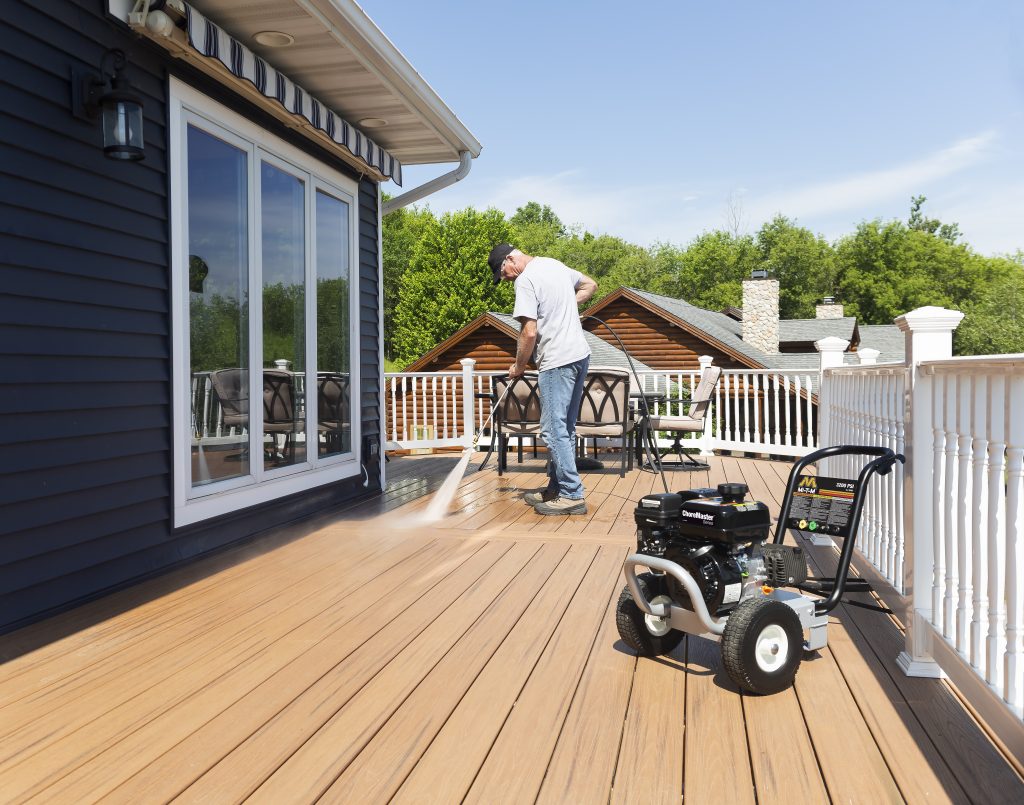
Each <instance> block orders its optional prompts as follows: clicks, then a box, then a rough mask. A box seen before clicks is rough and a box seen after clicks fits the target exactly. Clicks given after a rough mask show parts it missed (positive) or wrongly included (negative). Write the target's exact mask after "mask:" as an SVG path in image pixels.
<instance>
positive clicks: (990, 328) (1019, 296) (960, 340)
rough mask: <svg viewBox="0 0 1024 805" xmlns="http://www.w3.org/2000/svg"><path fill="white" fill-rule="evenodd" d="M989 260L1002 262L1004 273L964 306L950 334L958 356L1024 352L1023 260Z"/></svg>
mask: <svg viewBox="0 0 1024 805" xmlns="http://www.w3.org/2000/svg"><path fill="white" fill-rule="evenodd" d="M991 259H992V261H993V262H996V261H998V262H1001V263H1003V265H1002V268H1003V269H1004V271H1005V273H1002V274H1001V275H999V276H998V277H997V278H996V279H995V280H994V281H993V282H991V283H990V284H988V285H987V286H985V288H984V289H982V291H981V293H980V294H979V295H978V296H977V298H976V299H974V300H972V301H970V302H968V303H967V304H966V305H964V307H963V311H964V320H963V321H962V322H961V323H960V326H959V327H958V328H957V329H956V331H955V332H954V333H953V347H954V351H955V352H956V354H957V355H993V354H998V353H1007V352H1024V260H1022V259H1019V258H1018V259H1016V260H1014V259H1009V258H991ZM995 273H999V272H998V269H996V271H995Z"/></svg>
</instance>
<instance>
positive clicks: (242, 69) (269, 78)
mask: <svg viewBox="0 0 1024 805" xmlns="http://www.w3.org/2000/svg"><path fill="white" fill-rule="evenodd" d="M183 5H184V7H185V29H186V31H187V33H188V42H189V45H190V46H191V47H192V48H194V49H195V50H196V51H197V52H199V53H200V54H202V55H203V56H206V57H207V58H210V59H217V60H218V61H219V62H220V63H221V64H223V65H224V66H225V67H226V68H227V69H228V70H230V71H231V73H232V74H233V75H234V76H236V77H237V78H241V79H245V80H246V81H249V82H250V83H251V84H252V85H253V86H254V87H256V89H257V90H259V92H260V93H262V94H263V95H264V96H266V97H267V98H271V99H275V100H276V101H277V102H278V103H280V104H281V106H283V107H284V108H285V109H286V110H287V111H289V112H291V113H292V114H296V115H301V116H302V117H304V118H305V119H306V120H307V121H309V123H310V124H311V125H312V126H313V127H314V128H315V129H318V130H319V131H321V132H323V133H324V134H326V135H327V136H328V137H329V138H330V139H331V140H332V141H334V142H335V143H337V144H338V145H340V146H341V147H343V148H345V149H347V150H348V152H349V153H350V154H352V156H354V157H356V158H357V159H358V160H359V161H361V162H363V163H364V164H365V165H366V166H367V167H369V168H371V169H373V170H375V171H377V172H378V173H380V174H381V175H382V176H384V177H386V178H388V179H391V180H392V181H393V182H394V183H395V184H397V185H399V186H401V184H402V163H401V162H399V161H398V160H397V159H395V158H394V157H393V156H392V155H391V154H389V153H388V152H387V151H385V150H384V149H383V148H381V147H380V146H379V145H377V144H376V143H375V142H374V141H373V140H371V139H370V138H369V137H367V136H366V135H365V134H363V133H362V132H361V131H359V130H358V129H356V128H355V126H353V125H352V124H351V123H349V122H347V121H346V120H344V119H343V118H341V117H340V116H339V115H337V114H335V113H334V112H333V111H331V110H330V109H329V108H327V106H325V105H324V104H323V103H322V102H321V101H318V100H317V99H316V98H314V97H313V96H312V95H310V94H309V93H308V92H306V91H305V90H304V89H302V87H300V86H298V85H297V84H296V83H295V82H294V81H292V80H291V79H290V78H288V76H286V75H284V74H283V73H281V72H278V71H277V70H275V69H274V68H273V67H272V66H271V65H269V64H267V62H266V61H264V60H263V59H261V58H260V57H259V56H257V55H256V54H255V53H253V52H252V51H251V50H249V48H247V47H246V46H245V45H243V44H242V43H241V42H239V41H238V40H237V39H234V38H232V37H231V36H229V35H228V34H226V33H225V32H224V31H223V30H221V29H220V28H219V27H218V26H216V25H214V24H213V23H212V22H210V20H208V19H206V17H204V16H203V15H202V14H200V13H199V12H198V11H196V10H195V9H194V8H192V7H191V6H190V5H188V4H187V3H183Z"/></svg>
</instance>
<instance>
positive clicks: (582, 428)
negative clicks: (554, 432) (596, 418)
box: [576, 420, 636, 436]
mask: <svg viewBox="0 0 1024 805" xmlns="http://www.w3.org/2000/svg"><path fill="white" fill-rule="evenodd" d="M635 426H636V423H635V422H634V421H632V420H629V421H628V422H627V423H626V433H629V432H630V431H631V430H633V428H634V427H635ZM576 435H577V436H621V435H622V425H618V424H616V425H577V426H576Z"/></svg>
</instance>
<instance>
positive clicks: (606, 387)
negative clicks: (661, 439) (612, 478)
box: [576, 367, 635, 477]
mask: <svg viewBox="0 0 1024 805" xmlns="http://www.w3.org/2000/svg"><path fill="white" fill-rule="evenodd" d="M629 379H630V376H629V372H627V371H625V370H623V369H610V368H605V367H595V368H592V369H591V370H590V371H589V372H587V377H586V380H585V381H584V385H583V397H582V399H581V400H580V413H579V417H578V418H577V420H576V436H577V438H579V439H582V440H584V441H586V439H587V438H590V437H592V438H593V439H594V442H595V444H596V442H597V439H598V438H606V439H618V440H620V449H621V453H622V455H621V460H620V464H619V476H620V477H624V476H625V474H626V469H627V463H628V469H633V450H632V438H633V429H634V426H635V421H634V419H633V414H632V412H631V411H630V408H629Z"/></svg>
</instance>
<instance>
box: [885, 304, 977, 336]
mask: <svg viewBox="0 0 1024 805" xmlns="http://www.w3.org/2000/svg"><path fill="white" fill-rule="evenodd" d="M963 318H964V314H963V313H961V312H960V311H959V310H949V309H948V308H944V307H935V306H933V305H928V306H926V307H919V308H917V309H916V310H911V311H910V312H909V313H904V314H903V315H902V316H897V317H896V319H895V322H896V326H897V327H899V328H900V330H902V331H903V332H905V333H906V332H911V333H946V332H948V333H951V332H953V330H955V329H956V328H957V327H959V326H960V322H961V321H963Z"/></svg>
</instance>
